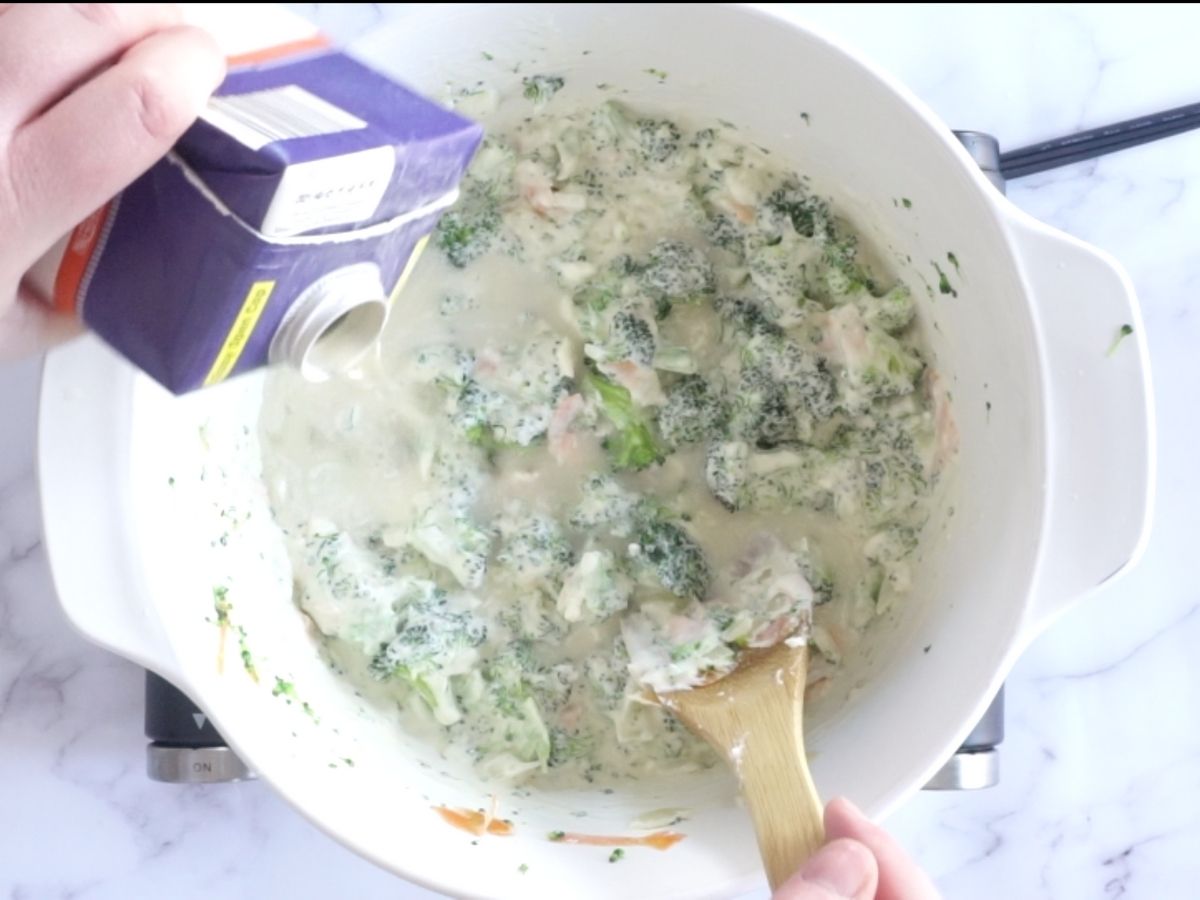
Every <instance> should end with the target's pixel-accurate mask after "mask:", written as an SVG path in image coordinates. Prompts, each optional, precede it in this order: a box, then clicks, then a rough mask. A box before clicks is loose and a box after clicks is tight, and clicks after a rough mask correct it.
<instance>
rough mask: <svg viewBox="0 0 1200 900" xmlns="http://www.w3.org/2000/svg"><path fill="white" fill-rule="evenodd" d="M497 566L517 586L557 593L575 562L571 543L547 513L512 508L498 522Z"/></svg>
mask: <svg viewBox="0 0 1200 900" xmlns="http://www.w3.org/2000/svg"><path fill="white" fill-rule="evenodd" d="M497 527H498V529H499V532H500V548H499V550H498V551H497V552H496V566H497V567H498V569H500V570H502V572H503V574H504V575H506V576H507V578H508V579H509V580H510V581H511V582H512V583H513V584H514V585H516V586H517V587H520V588H525V589H529V588H538V589H541V590H544V591H546V592H547V593H550V594H557V593H558V591H559V589H560V588H561V587H562V583H563V577H564V576H565V575H566V573H567V570H568V569H569V568H570V567H571V564H572V563H573V562H574V557H575V554H574V552H573V551H572V550H571V543H570V541H568V540H567V538H566V535H564V534H563V533H562V529H561V528H560V527H559V525H558V523H557V522H556V521H555V520H554V519H551V518H549V517H547V516H543V515H537V514H522V513H519V512H516V511H511V512H509V513H506V514H505V515H503V516H501V517H500V519H499V520H498V521H497Z"/></svg>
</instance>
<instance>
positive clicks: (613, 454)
mask: <svg viewBox="0 0 1200 900" xmlns="http://www.w3.org/2000/svg"><path fill="white" fill-rule="evenodd" d="M584 384H586V385H587V387H588V389H589V390H590V391H591V392H592V394H593V396H594V397H595V398H596V400H597V401H598V403H599V406H600V409H601V410H602V411H603V413H604V415H605V416H606V417H607V418H608V420H609V421H610V422H611V423H612V425H613V428H614V431H613V433H612V434H610V435H608V436H607V437H605V438H604V441H603V443H604V449H605V450H606V451H607V452H608V457H609V460H610V461H611V462H612V465H613V468H615V469H618V470H624V469H633V470H635V471H636V470H639V469H644V468H646V467H647V466H650V465H653V464H654V463H660V462H662V461H663V459H664V458H665V457H666V454H665V453H664V452H663V448H662V447H661V446H660V445H659V441H658V438H657V437H655V435H654V430H653V428H651V425H650V421H649V419H648V418H647V417H646V416H645V414H644V413H643V412H642V411H641V410H639V409H638V408H637V407H636V406H634V403H633V397H632V396H630V394H629V391H628V390H627V389H626V388H624V387H622V386H621V385H619V384H615V383H614V382H612V381H609V380H608V379H607V378H605V377H604V376H603V375H600V374H599V373H597V372H590V371H589V372H588V373H587V374H586V375H585V376H584Z"/></svg>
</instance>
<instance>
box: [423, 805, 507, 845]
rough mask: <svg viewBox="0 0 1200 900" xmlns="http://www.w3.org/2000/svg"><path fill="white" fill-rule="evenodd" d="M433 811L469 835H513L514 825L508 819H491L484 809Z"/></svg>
mask: <svg viewBox="0 0 1200 900" xmlns="http://www.w3.org/2000/svg"><path fill="white" fill-rule="evenodd" d="M433 811H434V812H436V813H437V814H438V815H439V816H441V817H442V819H444V820H445V821H446V823H447V824H449V825H453V826H454V827H455V828H458V829H459V830H461V831H465V832H467V833H468V834H476V835H480V834H494V835H497V836H498V837H508V836H509V835H510V834H512V833H513V823H512V822H510V821H509V820H508V819H495V818H490V817H489V816H488V815H486V814H485V813H484V811H483V810H482V809H452V808H451V807H449V806H435V807H434V808H433Z"/></svg>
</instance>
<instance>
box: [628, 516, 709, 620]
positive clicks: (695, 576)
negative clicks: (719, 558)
mask: <svg viewBox="0 0 1200 900" xmlns="http://www.w3.org/2000/svg"><path fill="white" fill-rule="evenodd" d="M635 540H636V541H637V544H638V547H639V548H640V550H639V552H638V555H637V556H636V557H635V559H636V560H637V561H638V563H639V564H640V565H642V566H645V567H648V569H649V570H650V572H651V573H652V574H653V576H654V578H655V579H656V580H657V581H658V582H659V583H660V584H661V585H662V586H663V587H665V588H666V589H667V590H668V591H670V592H671V593H672V594H674V595H675V596H677V597H686V598H688V599H691V600H701V599H703V598H704V595H705V594H706V593H707V592H708V582H709V577H710V575H709V570H708V560H707V559H706V558H705V556H704V551H703V550H701V549H700V545H699V544H697V543H696V542H695V541H694V540H692V537H691V535H689V534H688V533H687V532H686V531H684V530H683V528H681V527H680V526H679V525H676V524H675V523H673V522H668V521H666V520H664V519H660V518H651V519H648V520H646V521H644V522H642V523H641V525H640V526H639V528H638V530H637V534H636V536H635Z"/></svg>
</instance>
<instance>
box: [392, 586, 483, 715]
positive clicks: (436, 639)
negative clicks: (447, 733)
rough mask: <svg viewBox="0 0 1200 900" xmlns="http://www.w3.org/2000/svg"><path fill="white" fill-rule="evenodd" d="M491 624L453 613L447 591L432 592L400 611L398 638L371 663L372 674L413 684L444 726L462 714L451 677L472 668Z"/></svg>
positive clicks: (468, 615)
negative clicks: (477, 649)
mask: <svg viewBox="0 0 1200 900" xmlns="http://www.w3.org/2000/svg"><path fill="white" fill-rule="evenodd" d="M486 639H487V626H486V625H485V624H484V622H483V621H481V620H480V619H478V618H476V617H475V616H474V615H472V614H471V613H469V612H464V611H456V610H452V609H451V608H450V605H449V599H448V596H447V594H446V592H445V591H443V590H440V589H434V590H430V591H428V592H426V593H425V595H424V596H422V597H419V598H414V599H413V600H411V601H410V602H409V603H408V604H407V605H406V606H403V607H402V608H401V609H400V618H399V621H398V623H397V626H396V636H395V637H394V638H392V639H391V640H390V641H389V642H388V643H386V644H384V645H383V646H382V647H381V648H380V649H379V652H378V653H376V655H375V657H374V658H373V659H372V660H371V672H372V674H373V675H374V676H375V677H376V678H378V679H380V680H381V681H386V680H388V679H390V678H398V679H400V680H402V681H405V682H407V683H408V684H410V685H411V686H412V687H413V688H414V689H415V690H416V691H417V694H418V695H419V696H420V697H421V699H422V700H424V701H425V703H426V704H428V706H429V708H430V709H431V710H432V711H433V714H434V717H435V718H436V719H437V720H438V722H440V723H441V724H443V725H452V724H454V723H455V722H457V721H458V720H459V718H460V717H461V713H460V712H459V709H458V704H457V703H456V702H455V699H454V694H453V690H452V687H451V682H450V679H451V677H452V676H454V675H461V674H464V673H465V672H468V671H470V670H471V668H472V667H473V666H474V663H475V660H476V658H477V652H476V650H475V648H476V647H478V646H479V645H480V644H482V643H483V642H484V641H485V640H486Z"/></svg>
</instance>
